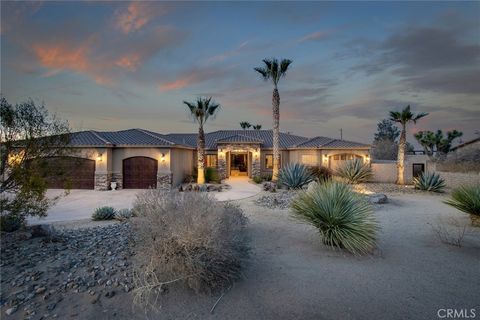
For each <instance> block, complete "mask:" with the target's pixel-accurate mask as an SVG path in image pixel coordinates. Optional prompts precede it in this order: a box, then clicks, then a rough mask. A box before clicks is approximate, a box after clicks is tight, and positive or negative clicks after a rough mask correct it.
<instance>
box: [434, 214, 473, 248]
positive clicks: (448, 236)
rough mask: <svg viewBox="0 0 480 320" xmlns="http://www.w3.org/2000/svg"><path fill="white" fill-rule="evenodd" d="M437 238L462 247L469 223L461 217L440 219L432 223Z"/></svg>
mask: <svg viewBox="0 0 480 320" xmlns="http://www.w3.org/2000/svg"><path fill="white" fill-rule="evenodd" d="M432 228H433V231H434V232H435V234H436V236H437V238H438V239H439V240H440V241H441V242H443V243H446V244H450V245H452V246H457V247H461V246H462V242H463V238H464V237H465V234H466V232H467V224H466V223H465V222H461V221H460V220H459V219H456V218H450V219H440V218H439V219H438V221H437V222H436V224H434V225H432Z"/></svg>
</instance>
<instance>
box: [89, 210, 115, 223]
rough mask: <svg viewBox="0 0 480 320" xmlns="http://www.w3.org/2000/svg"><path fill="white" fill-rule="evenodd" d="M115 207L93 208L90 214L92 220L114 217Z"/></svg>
mask: <svg viewBox="0 0 480 320" xmlns="http://www.w3.org/2000/svg"><path fill="white" fill-rule="evenodd" d="M115 213H116V211H115V209H114V208H113V207H100V208H97V209H95V212H94V213H93V214H92V220H95V221H99V220H112V219H114V218H115Z"/></svg>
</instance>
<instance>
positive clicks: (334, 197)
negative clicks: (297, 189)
mask: <svg viewBox="0 0 480 320" xmlns="http://www.w3.org/2000/svg"><path fill="white" fill-rule="evenodd" d="M292 209H293V215H294V217H296V218H298V219H300V220H301V221H303V222H306V223H308V224H311V225H313V226H314V227H316V228H317V229H318V231H319V232H320V235H321V236H322V240H323V243H324V244H325V245H328V246H331V247H337V248H344V249H346V250H347V251H349V252H351V253H353V254H366V253H369V252H371V251H372V250H373V249H374V248H375V242H376V234H377V231H378V228H379V227H378V222H377V220H376V219H375V216H374V215H373V209H372V206H371V205H370V204H369V203H368V202H367V201H366V200H365V198H364V197H362V196H361V195H359V194H357V193H355V192H353V191H352V190H351V188H350V186H348V185H346V184H343V183H339V182H326V183H323V184H316V185H315V187H314V188H312V189H311V190H310V191H308V192H303V193H302V194H300V195H299V196H298V197H297V198H296V199H295V200H294V201H293V202H292Z"/></svg>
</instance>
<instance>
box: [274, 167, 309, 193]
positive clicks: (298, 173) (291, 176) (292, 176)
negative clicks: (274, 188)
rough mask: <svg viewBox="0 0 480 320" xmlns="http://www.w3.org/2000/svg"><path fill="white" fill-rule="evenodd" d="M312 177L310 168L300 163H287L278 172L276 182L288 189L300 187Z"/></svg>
mask: <svg viewBox="0 0 480 320" xmlns="http://www.w3.org/2000/svg"><path fill="white" fill-rule="evenodd" d="M314 179H315V177H314V176H313V174H312V172H311V171H310V169H309V168H308V167H307V166H305V165H303V164H300V163H293V164H287V165H286V166H285V167H283V168H282V169H280V171H279V172H278V183H279V184H280V185H282V186H285V187H287V188H288V189H300V188H302V187H303V186H304V185H307V184H309V183H310V182H312V181H313V180H314Z"/></svg>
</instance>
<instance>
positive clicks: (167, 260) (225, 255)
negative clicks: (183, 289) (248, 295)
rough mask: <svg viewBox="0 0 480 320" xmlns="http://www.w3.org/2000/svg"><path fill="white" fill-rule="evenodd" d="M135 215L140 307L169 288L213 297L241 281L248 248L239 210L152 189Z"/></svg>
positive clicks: (138, 202)
mask: <svg viewBox="0 0 480 320" xmlns="http://www.w3.org/2000/svg"><path fill="white" fill-rule="evenodd" d="M133 210H134V212H135V214H136V215H137V216H138V217H137V218H136V219H133V220H132V224H133V228H134V230H135V237H136V240H135V245H136V248H137V250H136V252H137V257H138V258H139V267H138V268H137V275H136V284H135V288H136V289H135V302H136V303H137V304H141V305H145V304H149V302H150V301H151V299H152V296H155V295H156V298H158V294H159V293H160V292H161V291H162V290H163V289H164V288H162V287H163V286H164V285H166V284H173V283H177V284H180V283H181V284H185V285H186V286H187V287H189V288H191V289H193V290H195V292H197V293H198V292H202V293H214V292H217V291H219V290H222V289H225V288H227V287H229V286H231V285H232V284H233V282H234V281H235V280H237V279H239V278H241V276H242V269H243V268H244V265H245V262H246V259H247V258H248V252H249V247H248V238H247V234H246V222H247V218H246V217H245V216H244V215H243V212H242V210H241V209H240V208H239V207H238V206H236V205H233V204H230V203H221V202H217V201H216V200H215V199H213V198H212V197H211V196H210V195H208V194H206V193H197V192H182V193H177V192H162V191H160V190H153V189H152V190H147V191H145V192H143V193H141V194H139V195H138V196H137V199H136V201H135V204H134V208H133Z"/></svg>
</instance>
